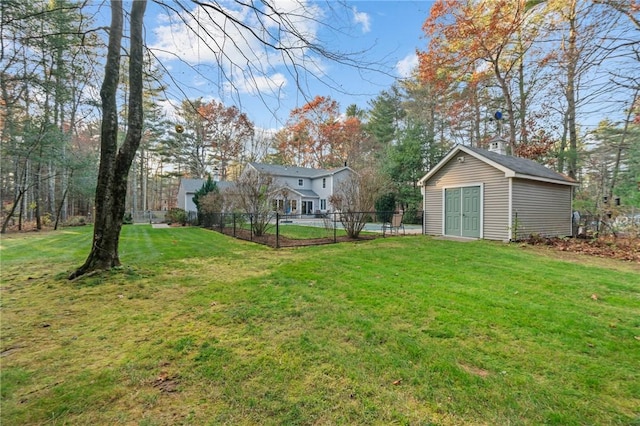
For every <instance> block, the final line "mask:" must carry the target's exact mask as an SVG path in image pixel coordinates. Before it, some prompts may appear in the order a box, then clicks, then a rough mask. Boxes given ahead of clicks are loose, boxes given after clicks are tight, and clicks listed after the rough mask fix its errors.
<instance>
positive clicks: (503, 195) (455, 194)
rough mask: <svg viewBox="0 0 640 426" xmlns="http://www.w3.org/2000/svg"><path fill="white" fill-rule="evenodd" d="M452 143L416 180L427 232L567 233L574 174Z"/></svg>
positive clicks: (496, 149)
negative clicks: (435, 163) (570, 175)
mask: <svg viewBox="0 0 640 426" xmlns="http://www.w3.org/2000/svg"><path fill="white" fill-rule="evenodd" d="M504 147H505V142H504V141H502V140H500V139H494V140H493V141H492V142H491V144H490V149H489V150H485V149H481V148H475V147H469V146H464V145H456V146H455V147H453V148H452V149H451V151H449V153H448V154H447V155H446V156H445V157H444V158H443V159H442V161H440V162H439V163H438V164H437V165H436V166H435V167H434V168H433V169H432V170H430V171H429V173H427V174H426V175H425V176H424V177H423V178H422V179H421V180H420V181H419V184H420V185H421V187H422V196H423V209H424V219H423V220H424V227H423V229H424V232H425V234H428V235H441V236H450V237H462V238H474V239H478V238H480V239H488V240H500V241H510V240H517V239H522V238H526V237H528V236H530V235H532V234H533V235H540V236H545V237H565V236H570V235H571V234H572V200H573V190H574V188H575V187H576V186H577V185H578V182H576V181H575V180H574V179H571V178H569V177H568V176H565V175H563V174H560V173H557V172H555V171H553V170H551V169H548V168H547V167H545V166H543V165H541V164H539V163H536V162H535V161H531V160H527V159H524V158H518V157H513V156H510V155H505V153H504V151H505V149H504Z"/></svg>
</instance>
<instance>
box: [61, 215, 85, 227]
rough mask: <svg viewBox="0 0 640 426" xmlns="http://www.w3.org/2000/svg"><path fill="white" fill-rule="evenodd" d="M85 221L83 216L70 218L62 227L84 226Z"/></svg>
mask: <svg viewBox="0 0 640 426" xmlns="http://www.w3.org/2000/svg"><path fill="white" fill-rule="evenodd" d="M86 224H87V219H86V218H85V217H84V216H71V217H70V218H69V219H67V221H66V222H65V223H64V226H85V225H86Z"/></svg>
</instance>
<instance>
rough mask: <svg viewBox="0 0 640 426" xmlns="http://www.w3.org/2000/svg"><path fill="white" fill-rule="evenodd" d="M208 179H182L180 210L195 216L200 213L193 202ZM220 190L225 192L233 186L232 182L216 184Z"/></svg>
mask: <svg viewBox="0 0 640 426" xmlns="http://www.w3.org/2000/svg"><path fill="white" fill-rule="evenodd" d="M205 182H206V179H186V178H182V179H180V186H179V187H178V202H177V206H178V208H180V209H183V210H185V211H186V212H187V213H188V214H192V215H195V214H197V212H198V208H197V207H196V205H195V203H194V202H193V197H194V195H196V192H198V191H199V190H200V189H201V188H202V186H203V185H204V184H205ZM216 185H217V187H218V189H219V190H221V191H222V190H224V189H226V188H228V187H230V186H232V185H233V183H232V182H216Z"/></svg>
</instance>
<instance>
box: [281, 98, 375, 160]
mask: <svg viewBox="0 0 640 426" xmlns="http://www.w3.org/2000/svg"><path fill="white" fill-rule="evenodd" d="M362 133H363V132H362V125H361V122H360V120H359V119H358V118H356V117H349V118H347V119H342V118H341V116H340V109H339V105H338V103H337V102H336V101H335V100H333V99H331V98H329V97H325V96H316V97H315V98H314V99H312V100H311V101H309V102H307V103H306V104H305V105H303V106H301V107H299V108H295V109H293V110H292V111H291V114H290V115H289V121H288V124H287V126H286V128H285V129H283V131H282V132H280V134H279V135H278V136H277V138H276V139H277V147H278V150H279V151H280V154H281V155H282V157H283V159H285V161H287V162H290V163H293V164H296V165H298V166H303V167H323V168H326V167H334V166H338V165H340V164H342V163H343V161H348V158H347V157H348V152H349V151H350V149H349V148H350V147H351V145H352V144H353V142H354V141H359V140H360V139H362Z"/></svg>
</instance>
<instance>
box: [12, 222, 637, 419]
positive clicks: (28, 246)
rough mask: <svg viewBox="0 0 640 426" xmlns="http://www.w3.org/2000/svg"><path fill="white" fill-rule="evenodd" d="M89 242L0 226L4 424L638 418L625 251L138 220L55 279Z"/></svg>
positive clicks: (80, 235) (82, 235)
mask: <svg viewBox="0 0 640 426" xmlns="http://www.w3.org/2000/svg"><path fill="white" fill-rule="evenodd" d="M90 242H91V229H90V228H89V227H86V228H70V229H67V230H63V231H59V232H56V233H45V234H28V235H25V236H9V237H3V239H2V242H1V249H0V256H1V262H2V264H1V267H2V286H1V289H2V299H1V302H2V310H1V313H2V317H1V331H2V346H1V348H0V350H1V351H2V356H1V357H0V361H1V363H2V364H1V374H2V376H1V380H2V381H1V397H2V402H1V407H0V408H1V418H0V423H2V424H3V425H4V424H6V425H24V424H39V425H40V424H100V425H101V424H109V425H113V424H141V425H176V424H189V425H192V424H193V425H199V424H212V425H218V424H229V425H252V424H261V425H272V424H274V425H275V424H286V425H289V424H314V425H315V424H321V425H332V424H349V425H352V424H361V425H370V424H380V425H388V424H411V425H429V424H433V425H462V424H464V425H476V424H477V425H509V424H512V425H540V424H557V425H586V424H589V425H591V424H592V425H607V424H620V425H630V424H631V425H640V269H639V268H638V265H630V264H623V263H620V262H614V261H607V260H603V261H598V262H593V261H591V260H590V259H589V258H588V257H572V258H571V260H561V259H560V258H558V257H557V256H555V255H554V254H553V253H552V252H542V251H538V249H535V250H534V249H532V248H528V247H521V246H519V245H505V244H502V243H491V242H486V241H475V242H469V243H459V242H453V241H442V240H435V239H431V238H427V237H422V236H407V237H398V238H385V239H376V240H372V241H366V242H359V243H343V244H335V245H329V246H316V247H304V248H298V249H284V250H273V249H270V248H267V247H264V246H259V245H254V244H252V243H249V242H243V241H237V240H233V239H231V238H228V237H225V236H222V235H220V234H218V233H215V232H211V231H207V230H203V229H198V228H170V229H152V228H151V227H150V226H148V225H136V226H126V227H124V229H123V234H122V239H121V259H122V261H123V263H124V264H125V266H124V267H122V268H119V269H118V270H116V271H112V272H109V273H103V274H98V275H94V276H91V277H88V278H84V279H80V280H77V281H73V282H69V281H67V280H66V279H65V277H66V275H67V274H68V273H69V272H71V271H72V270H73V268H74V267H77V266H79V265H80V264H81V263H82V262H83V261H84V258H85V256H86V255H87V254H88V249H89V245H90Z"/></svg>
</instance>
